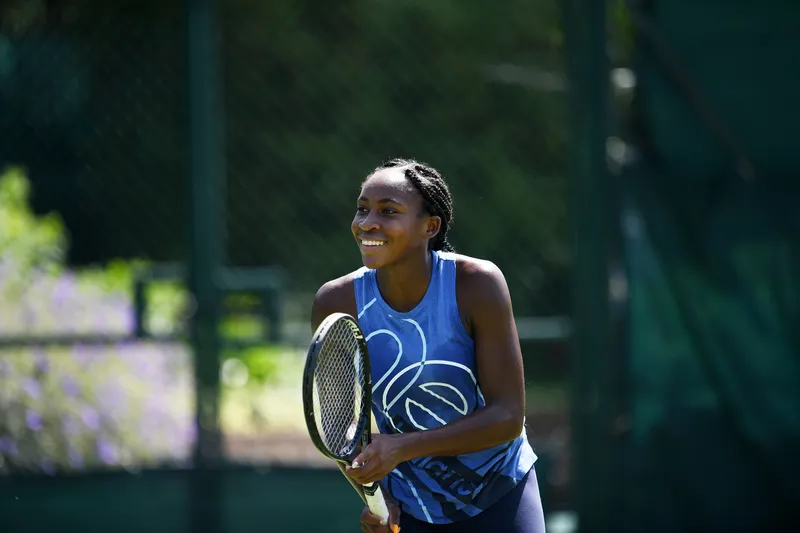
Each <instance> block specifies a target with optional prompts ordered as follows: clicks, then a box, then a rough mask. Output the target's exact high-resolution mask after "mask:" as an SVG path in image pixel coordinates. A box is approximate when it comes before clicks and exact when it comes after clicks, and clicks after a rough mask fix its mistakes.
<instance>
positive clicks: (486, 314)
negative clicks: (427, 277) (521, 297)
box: [456, 254, 513, 337]
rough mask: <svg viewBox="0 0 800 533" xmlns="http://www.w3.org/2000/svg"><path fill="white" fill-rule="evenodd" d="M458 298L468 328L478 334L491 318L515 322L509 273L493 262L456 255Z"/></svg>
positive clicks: (461, 313)
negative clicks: (481, 325) (477, 330)
mask: <svg viewBox="0 0 800 533" xmlns="http://www.w3.org/2000/svg"><path fill="white" fill-rule="evenodd" d="M456 298H457V300H458V309H459V314H460V315H461V320H462V322H463V324H464V327H465V328H466V330H467V331H468V332H470V334H471V335H472V336H473V337H474V335H475V333H476V326H479V325H480V324H486V323H487V321H489V322H494V321H498V320H499V321H501V322H513V312H512V309H511V294H510V292H509V290H508V284H507V283H506V278H505V275H504V274H503V272H502V270H500V267H498V266H497V265H496V264H494V263H493V262H492V261H488V260H486V259H478V258H475V257H470V256H467V255H460V254H459V255H456Z"/></svg>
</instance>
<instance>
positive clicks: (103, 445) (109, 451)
mask: <svg viewBox="0 0 800 533" xmlns="http://www.w3.org/2000/svg"><path fill="white" fill-rule="evenodd" d="M97 456H98V457H99V458H100V460H101V461H102V462H103V463H104V464H107V465H111V464H115V463H116V462H117V450H116V449H115V448H114V445H113V444H111V443H110V442H108V441H106V440H104V439H102V438H98V439H97Z"/></svg>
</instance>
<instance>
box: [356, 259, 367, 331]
mask: <svg viewBox="0 0 800 533" xmlns="http://www.w3.org/2000/svg"><path fill="white" fill-rule="evenodd" d="M368 276H369V271H366V272H364V271H362V272H358V273H356V274H355V275H354V276H353V292H354V296H355V300H356V316H355V317H354V318H355V319H356V321H357V320H358V319H359V318H360V316H359V315H360V314H361V312H362V311H363V309H364V307H366V306H367V304H368V303H369V302H367V298H368V295H369V290H368V288H369V279H368Z"/></svg>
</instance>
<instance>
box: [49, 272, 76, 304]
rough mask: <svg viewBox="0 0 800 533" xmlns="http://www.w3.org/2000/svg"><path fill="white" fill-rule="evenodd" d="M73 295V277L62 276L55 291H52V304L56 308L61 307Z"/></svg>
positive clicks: (68, 275) (69, 275)
mask: <svg viewBox="0 0 800 533" xmlns="http://www.w3.org/2000/svg"><path fill="white" fill-rule="evenodd" d="M74 295H75V276H73V275H72V274H64V275H62V276H61V277H60V278H59V280H58V283H57V284H56V287H55V290H54V291H53V303H54V304H56V306H57V307H61V306H63V305H64V304H65V303H66V301H67V300H69V299H70V298H72V297H73V296H74Z"/></svg>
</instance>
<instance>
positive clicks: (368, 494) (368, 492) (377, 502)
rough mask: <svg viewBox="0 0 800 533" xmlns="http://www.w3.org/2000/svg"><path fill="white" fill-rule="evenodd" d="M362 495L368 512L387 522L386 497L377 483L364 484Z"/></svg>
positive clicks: (387, 508)
mask: <svg viewBox="0 0 800 533" xmlns="http://www.w3.org/2000/svg"><path fill="white" fill-rule="evenodd" d="M364 497H365V498H366V499H367V507H369V512H370V513H372V514H374V515H375V516H377V517H379V518H380V519H381V520H383V521H384V522H385V523H387V524H388V523H389V507H388V506H387V505H386V498H384V497H383V491H382V490H381V486H380V484H379V483H377V482H375V483H373V484H371V485H364Z"/></svg>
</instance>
